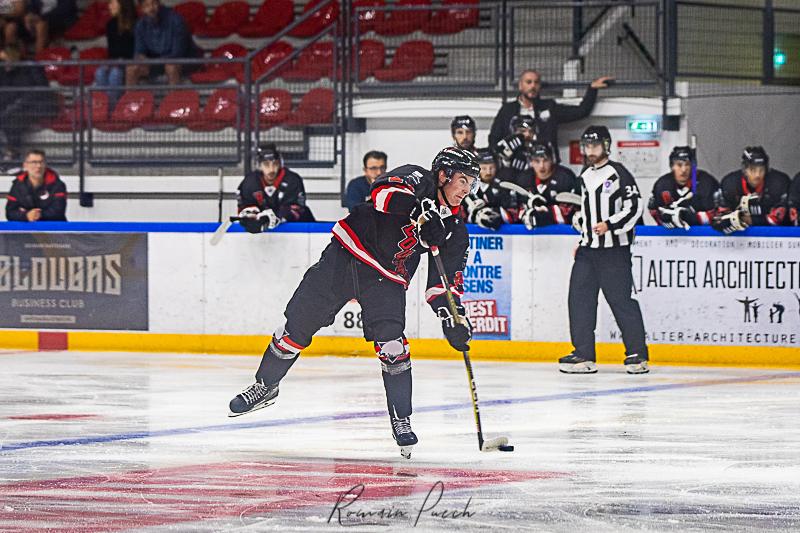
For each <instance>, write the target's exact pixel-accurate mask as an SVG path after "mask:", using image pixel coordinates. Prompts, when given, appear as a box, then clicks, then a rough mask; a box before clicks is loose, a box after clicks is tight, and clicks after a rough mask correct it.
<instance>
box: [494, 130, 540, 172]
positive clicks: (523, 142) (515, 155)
mask: <svg viewBox="0 0 800 533" xmlns="http://www.w3.org/2000/svg"><path fill="white" fill-rule="evenodd" d="M537 138H538V126H537V124H536V120H535V119H534V118H533V117H530V116H528V115H517V116H515V117H513V118H512V119H511V125H510V126H509V135H507V136H506V137H504V138H502V139H500V141H498V142H497V143H496V144H495V145H494V146H492V149H493V150H494V153H495V155H497V158H498V159H499V160H500V165H501V166H502V167H503V168H510V169H513V171H514V173H515V175H516V174H519V173H520V172H522V171H524V170H528V169H529V168H530V166H529V164H528V156H527V150H528V149H529V148H530V147H531V146H532V145H533V143H534V142H536V140H537Z"/></svg>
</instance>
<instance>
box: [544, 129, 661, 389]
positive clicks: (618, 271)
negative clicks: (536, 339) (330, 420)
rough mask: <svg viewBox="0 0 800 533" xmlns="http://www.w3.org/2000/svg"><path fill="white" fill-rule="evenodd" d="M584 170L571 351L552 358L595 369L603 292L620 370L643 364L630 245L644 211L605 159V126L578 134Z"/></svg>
mask: <svg viewBox="0 0 800 533" xmlns="http://www.w3.org/2000/svg"><path fill="white" fill-rule="evenodd" d="M581 149H582V150H583V155H584V157H585V158H586V164H587V165H588V166H587V167H586V169H585V170H584V171H583V172H582V173H581V175H580V177H579V178H578V190H579V191H580V196H581V204H582V205H581V213H580V216H579V215H577V214H576V215H575V218H578V220H579V221H580V228H581V240H580V244H579V246H578V249H577V250H576V251H575V263H574V264H573V265H572V274H571V275H570V278H569V296H568V307H569V333H570V339H571V340H572V345H573V346H574V350H573V352H572V353H571V354H569V355H566V356H564V357H562V358H561V359H559V360H558V363H559V370H560V371H561V372H564V373H567V374H580V373H585V374H591V373H595V372H597V364H596V362H595V361H596V357H597V356H596V353H595V337H594V330H595V328H596V327H597V297H598V295H599V293H600V291H601V290H602V291H603V296H605V299H606V301H607V302H608V306H609V307H610V308H611V312H612V313H613V314H614V319H615V320H616V321H617V325H618V326H619V329H620V330H621V332H622V341H623V342H624V343H625V370H626V371H627V372H628V373H629V374H644V373H646V372H648V371H649V369H648V359H649V357H648V351H647V344H646V343H645V333H644V321H643V320H642V310H641V309H640V308H639V303H638V302H637V301H636V300H634V299H633V298H632V297H631V291H632V290H633V274H632V272H631V264H632V263H631V245H632V244H633V239H634V236H635V225H636V221H637V220H638V219H639V217H641V216H642V212H643V211H644V203H643V202H642V199H641V195H640V194H639V188H638V187H637V186H636V180H634V178H633V176H631V174H630V172H628V170H627V169H626V168H625V167H624V166H623V165H621V164H620V163H617V162H616V161H609V159H608V156H609V152H610V150H611V134H610V133H609V132H608V129H607V128H606V127H605V126H589V127H588V128H587V129H586V131H584V132H583V135H582V136H581Z"/></svg>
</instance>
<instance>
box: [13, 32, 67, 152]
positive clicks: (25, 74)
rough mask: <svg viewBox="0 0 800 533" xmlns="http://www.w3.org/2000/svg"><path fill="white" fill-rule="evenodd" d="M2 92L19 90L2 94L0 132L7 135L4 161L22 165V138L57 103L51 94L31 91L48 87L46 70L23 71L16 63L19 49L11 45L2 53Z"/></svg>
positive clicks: (48, 114)
mask: <svg viewBox="0 0 800 533" xmlns="http://www.w3.org/2000/svg"><path fill="white" fill-rule="evenodd" d="M0 60H2V62H3V65H2V66H0V88H4V89H8V88H16V90H6V91H0V131H2V132H3V133H4V134H5V137H6V143H5V146H4V148H3V161H5V162H12V161H14V162H15V161H19V151H20V149H21V147H22V137H23V135H24V134H25V132H26V131H27V130H28V129H29V128H31V127H32V126H34V125H35V124H36V121H37V120H39V119H45V118H48V117H50V116H52V115H53V114H55V111H56V102H55V98H54V95H53V93H52V92H51V91H47V90H42V91H36V90H31V89H32V88H35V87H48V83H47V78H46V77H45V75H44V70H43V69H42V67H40V66H34V67H22V66H17V65H15V64H14V63H15V62H17V61H19V60H20V48H19V46H18V45H16V44H8V45H6V47H5V48H4V49H3V50H0Z"/></svg>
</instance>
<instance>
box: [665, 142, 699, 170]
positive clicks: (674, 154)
mask: <svg viewBox="0 0 800 533" xmlns="http://www.w3.org/2000/svg"><path fill="white" fill-rule="evenodd" d="M675 161H689V162H690V163H693V162H694V151H693V150H692V149H691V147H689V146H676V147H674V148H673V149H672V151H671V152H670V153H669V166H670V167H671V166H672V165H674V164H675Z"/></svg>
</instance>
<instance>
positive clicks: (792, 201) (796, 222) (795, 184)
mask: <svg viewBox="0 0 800 533" xmlns="http://www.w3.org/2000/svg"><path fill="white" fill-rule="evenodd" d="M789 225H790V226H800V172H798V173H797V174H796V175H795V177H794V179H792V184H791V185H790V186H789Z"/></svg>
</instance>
